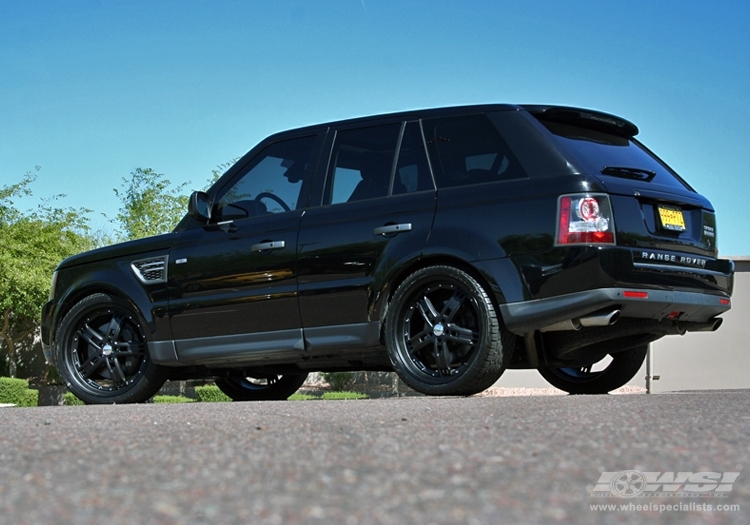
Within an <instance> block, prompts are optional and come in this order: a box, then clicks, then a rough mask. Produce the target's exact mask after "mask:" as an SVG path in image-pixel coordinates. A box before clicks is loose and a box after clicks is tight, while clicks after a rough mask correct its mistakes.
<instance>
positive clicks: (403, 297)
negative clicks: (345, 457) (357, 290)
mask: <svg viewBox="0 0 750 525" xmlns="http://www.w3.org/2000/svg"><path fill="white" fill-rule="evenodd" d="M385 339H386V347H387V349H388V355H389V357H390V359H391V364H392V365H393V368H394V369H395V370H396V372H397V373H398V375H399V377H400V378H401V379H402V380H403V381H404V383H406V384H407V385H409V386H410V387H411V388H413V389H414V390H416V391H417V392H421V393H423V394H427V395H444V396H445V395H453V396H470V395H473V394H476V393H479V392H482V391H483V390H486V389H487V388H489V387H490V386H492V384H493V383H495V381H497V380H498V379H499V378H500V376H501V375H502V373H503V371H504V370H505V368H506V366H507V365H508V362H509V361H510V358H511V357H512V353H513V349H514V348H515V343H516V336H515V335H513V334H512V333H510V332H509V331H508V330H506V329H505V327H504V326H503V325H502V323H501V321H500V319H499V318H498V315H497V312H496V309H495V306H494V304H493V303H492V300H491V299H490V297H489V295H488V294H487V292H486V291H485V290H484V288H482V286H481V285H480V284H479V283H478V282H477V281H476V280H475V279H474V278H473V277H472V276H470V275H469V274H468V273H466V272H464V271H463V270H459V269H457V268H454V267H452V266H430V267H427V268H423V269H421V270H418V271H416V272H414V273H413V274H412V275H410V276H409V277H407V278H406V280H405V281H404V282H403V283H401V285H400V286H399V287H398V288H397V289H396V292H395V293H394V294H393V298H392V300H391V302H390V305H389V307H388V313H387V314H386V328H385Z"/></svg>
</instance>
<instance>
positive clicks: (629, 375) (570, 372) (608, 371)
mask: <svg viewBox="0 0 750 525" xmlns="http://www.w3.org/2000/svg"><path fill="white" fill-rule="evenodd" d="M647 353H648V345H642V346H638V347H636V348H633V349H631V350H625V351H623V352H617V353H615V354H612V356H611V361H610V362H609V364H607V365H606V366H605V367H604V368H603V369H601V370H596V369H595V366H596V365H597V363H591V364H588V365H586V366H581V367H575V368H573V367H571V368H540V369H539V373H540V374H542V377H543V378H544V379H546V380H547V382H548V383H550V384H551V385H552V386H555V387H557V388H559V389H560V390H564V391H565V392H568V393H569V394H606V393H607V392H611V391H612V390H616V389H618V388H620V387H621V386H623V385H625V384H626V383H627V382H628V381H630V380H631V379H633V377H635V374H637V373H638V370H640V368H641V365H642V364H643V361H644V359H645V358H646V354H647ZM605 359H606V358H605Z"/></svg>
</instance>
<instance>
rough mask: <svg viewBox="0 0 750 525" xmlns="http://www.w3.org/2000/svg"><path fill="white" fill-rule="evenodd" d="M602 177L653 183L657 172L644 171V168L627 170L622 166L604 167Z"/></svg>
mask: <svg viewBox="0 0 750 525" xmlns="http://www.w3.org/2000/svg"><path fill="white" fill-rule="evenodd" d="M602 175H611V176H613V177H623V178H625V179H635V180H642V181H645V182H651V181H652V180H653V178H654V177H656V172H655V171H651V170H644V169H642V168H627V167H622V166H604V168H603V169H602Z"/></svg>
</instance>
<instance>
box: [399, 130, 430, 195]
mask: <svg viewBox="0 0 750 525" xmlns="http://www.w3.org/2000/svg"><path fill="white" fill-rule="evenodd" d="M434 189H435V186H434V183H433V182H432V174H431V173H430V165H429V163H428V162H427V154H426V153H425V150H424V140H422V130H421V129H420V127H419V122H408V123H407V124H406V129H405V130H404V136H403V138H402V139H401V148H399V152H398V163H397V164H396V172H395V174H394V177H393V192H392V193H393V195H399V194H401V193H412V192H415V191H424V190H434Z"/></svg>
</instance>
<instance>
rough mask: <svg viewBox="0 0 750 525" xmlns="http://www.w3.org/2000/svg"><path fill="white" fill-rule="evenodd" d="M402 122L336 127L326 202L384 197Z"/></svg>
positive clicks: (389, 182) (334, 202)
mask: <svg viewBox="0 0 750 525" xmlns="http://www.w3.org/2000/svg"><path fill="white" fill-rule="evenodd" d="M400 132H401V123H400V122H399V123H393V124H387V125H382V126H372V127H366V128H358V129H350V130H343V131H339V132H337V134H336V141H335V143H334V146H333V152H332V156H331V159H332V162H331V167H330V171H329V177H328V180H329V185H328V198H327V199H326V202H325V203H326V204H338V203H341V202H354V201H360V200H366V199H375V198H378V197H386V196H387V195H388V191H389V188H390V184H391V174H392V171H393V160H394V157H395V154H396V146H397V144H398V138H399V134H400Z"/></svg>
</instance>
